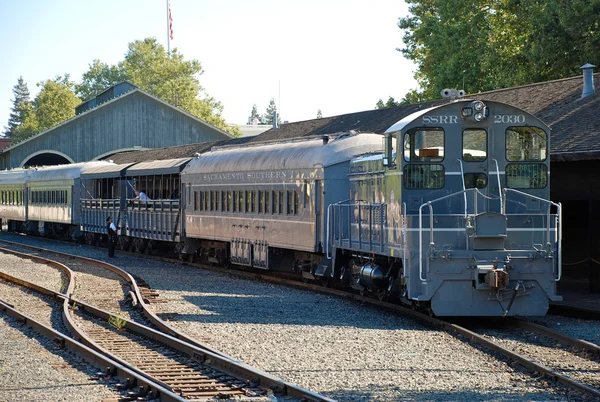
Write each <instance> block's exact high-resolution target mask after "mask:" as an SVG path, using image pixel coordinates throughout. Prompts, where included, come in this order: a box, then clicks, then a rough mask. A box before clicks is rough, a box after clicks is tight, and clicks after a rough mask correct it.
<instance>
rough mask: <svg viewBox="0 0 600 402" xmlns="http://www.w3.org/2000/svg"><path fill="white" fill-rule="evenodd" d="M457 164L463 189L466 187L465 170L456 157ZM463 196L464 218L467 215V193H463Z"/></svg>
mask: <svg viewBox="0 0 600 402" xmlns="http://www.w3.org/2000/svg"><path fill="white" fill-rule="evenodd" d="M457 161H458V164H459V165H460V178H461V180H462V186H463V191H465V190H466V189H467V188H466V187H465V170H464V169H463V163H462V161H461V160H460V159H457ZM463 195H464V196H465V218H466V217H467V193H464V194H463Z"/></svg>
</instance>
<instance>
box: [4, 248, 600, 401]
mask: <svg viewBox="0 0 600 402" xmlns="http://www.w3.org/2000/svg"><path fill="white" fill-rule="evenodd" d="M0 241H5V240H0ZM14 244H15V245H22V244H21V243H14ZM24 246H27V245H24ZM29 247H31V248H34V249H37V247H33V246H29ZM50 252H52V251H50ZM131 254H132V255H136V256H138V254H135V253H131ZM145 257H146V258H150V259H156V260H160V261H164V262H169V263H179V264H181V265H187V266H192V267H197V268H202V269H207V270H211V271H215V272H221V273H225V274H228V275H231V274H235V275H236V276H238V277H243V278H253V279H261V280H264V281H266V282H271V283H278V284H282V285H287V286H292V287H296V288H303V289H310V290H313V291H317V292H320V293H325V294H331V295H335V296H339V297H341V298H345V299H351V300H356V301H359V302H361V303H365V304H370V305H373V306H377V307H381V308H384V309H386V310H390V311H394V312H397V313H400V314H402V315H406V316H410V317H412V318H414V319H416V320H418V321H421V322H423V323H425V324H427V325H429V326H432V327H436V328H441V329H443V330H445V331H447V332H448V333H450V334H453V335H460V336H462V337H465V338H467V339H469V340H470V341H472V342H474V343H477V344H479V345H481V346H484V347H486V348H488V349H490V350H493V351H495V352H498V353H500V354H502V355H504V356H505V357H508V358H509V359H511V360H514V361H516V362H518V363H520V364H521V365H523V366H524V367H526V368H528V369H530V370H532V371H533V372H538V373H541V374H542V375H544V376H545V377H548V378H551V379H554V380H555V381H558V382H560V383H562V384H564V385H566V386H567V387H569V388H572V389H575V390H577V391H579V392H584V393H587V394H591V395H593V396H594V397H596V398H600V390H598V389H596V388H593V387H590V386H588V385H586V384H583V383H581V382H579V381H575V380H572V379H570V378H568V377H566V376H564V375H562V374H560V373H557V372H556V371H554V370H552V369H550V368H548V367H546V366H544V365H541V364H538V363H536V362H535V361H533V360H531V359H528V358H527V357H525V356H523V355H521V354H518V353H516V352H513V351H511V350H509V349H507V348H505V347H503V346H501V345H499V344H496V343H494V342H493V341H490V340H489V339H487V338H485V337H483V336H481V335H478V334H477V333H475V332H473V331H470V330H469V329H467V328H464V327H461V326H459V325H456V324H453V323H450V322H447V321H443V320H440V319H438V318H435V317H431V316H429V315H426V314H423V313H420V312H418V311H415V310H411V309H410V308H407V307H404V306H401V305H397V304H392V303H389V302H385V301H379V300H375V299H371V298H369V297H366V296H360V295H358V294H354V293H349V292H346V291H342V290H337V289H332V288H324V287H322V286H318V285H314V284H310V283H303V282H299V281H297V280H292V279H288V278H283V277H274V276H271V275H267V274H264V273H254V272H244V271H235V272H232V270H231V269H227V268H221V267H215V266H209V265H203V264H198V263H191V262H186V261H180V260H174V259H169V258H165V257H156V256H145ZM551 306H552V307H554V306H556V305H551ZM459 339H460V338H459Z"/></svg>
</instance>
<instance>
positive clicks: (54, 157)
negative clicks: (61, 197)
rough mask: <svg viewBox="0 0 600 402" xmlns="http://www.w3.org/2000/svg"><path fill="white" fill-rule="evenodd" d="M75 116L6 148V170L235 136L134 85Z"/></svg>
mask: <svg viewBox="0 0 600 402" xmlns="http://www.w3.org/2000/svg"><path fill="white" fill-rule="evenodd" d="M75 112H76V115H75V117H73V118H71V119H69V120H67V121H65V122H63V123H61V124H59V125H57V126H55V127H52V128H50V129H49V130H46V131H44V132H41V133H39V134H37V135H35V136H33V137H30V138H28V139H26V140H24V141H22V142H18V143H14V144H12V145H10V146H9V147H7V148H5V149H4V150H3V151H2V152H1V153H0V169H10V168H14V167H24V166H33V165H57V164H64V163H75V162H85V161H90V160H98V159H102V158H105V157H107V156H110V155H112V154H114V153H115V152H119V151H126V150H135V149H150V148H162V147H168V146H173V145H182V144H189V143H196V142H207V141H219V140H224V139H229V138H232V137H231V135H229V134H228V133H226V132H225V131H223V130H221V129H218V128H216V127H214V126H212V125H210V124H208V123H206V122H205V121H202V120H200V119H199V118H197V117H195V116H192V115H191V114H189V113H187V112H185V111H183V110H181V109H179V108H176V107H174V106H172V105H170V104H168V103H166V102H164V101H162V100H160V99H158V98H156V97H155V96H152V95H150V94H149V93H147V92H144V91H142V90H141V89H139V88H138V87H136V86H135V85H133V84H131V83H129V82H122V83H120V84H117V85H115V86H113V87H110V88H108V89H107V90H105V91H104V92H102V93H101V94H99V95H97V96H96V97H95V98H93V99H90V100H88V101H86V102H84V103H82V104H81V105H79V106H78V107H77V108H76V111H75Z"/></svg>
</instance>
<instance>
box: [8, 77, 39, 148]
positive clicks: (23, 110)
mask: <svg viewBox="0 0 600 402" xmlns="http://www.w3.org/2000/svg"><path fill="white" fill-rule="evenodd" d="M13 94H14V96H15V99H14V100H13V107H12V109H11V113H10V117H9V120H8V127H4V129H5V131H4V135H5V136H6V137H8V138H13V137H14V135H15V130H16V129H17V128H18V127H19V126H20V125H22V124H23V122H24V121H25V120H26V119H27V117H28V116H29V115H30V114H31V110H32V102H31V101H30V100H29V88H27V84H26V83H25V81H24V80H23V77H22V76H21V77H19V80H18V81H17V85H15V86H14V87H13Z"/></svg>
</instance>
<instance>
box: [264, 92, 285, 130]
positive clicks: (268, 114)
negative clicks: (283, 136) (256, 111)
mask: <svg viewBox="0 0 600 402" xmlns="http://www.w3.org/2000/svg"><path fill="white" fill-rule="evenodd" d="M276 111H277V106H276V105H275V99H273V98H271V100H270V101H269V106H267V110H265V114H264V115H263V119H264V122H265V124H269V125H273V114H274V113H275V112H276ZM277 125H278V126H279V125H281V117H280V116H279V113H277Z"/></svg>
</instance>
